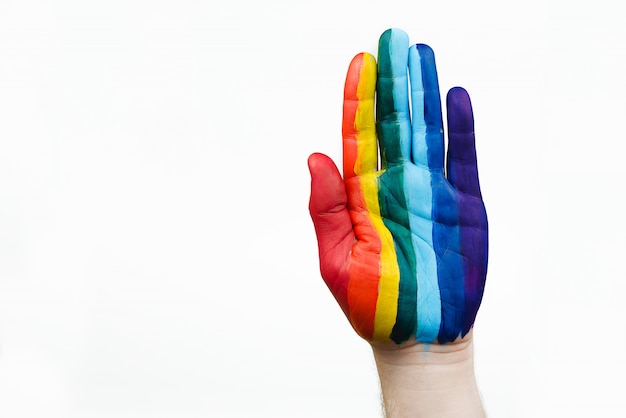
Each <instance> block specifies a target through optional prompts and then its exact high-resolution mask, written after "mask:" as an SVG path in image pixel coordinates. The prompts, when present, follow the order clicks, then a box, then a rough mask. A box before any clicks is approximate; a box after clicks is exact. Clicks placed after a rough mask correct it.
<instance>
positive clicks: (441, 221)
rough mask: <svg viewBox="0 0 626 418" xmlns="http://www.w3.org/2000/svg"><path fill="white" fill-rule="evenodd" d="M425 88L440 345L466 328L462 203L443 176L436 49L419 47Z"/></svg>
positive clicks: (425, 116)
mask: <svg viewBox="0 0 626 418" xmlns="http://www.w3.org/2000/svg"><path fill="white" fill-rule="evenodd" d="M417 51H418V53H419V56H420V60H421V69H422V84H423V88H424V99H423V100H424V121H425V124H426V133H425V139H426V141H425V142H426V144H427V155H428V168H429V170H430V173H431V187H432V220H433V229H432V240H433V248H434V252H435V255H436V260H437V281H438V286H439V295H440V298H441V324H440V328H439V336H438V341H439V343H447V342H450V341H454V340H455V339H456V338H457V337H458V336H459V335H460V334H461V332H462V331H463V327H464V325H465V323H464V318H465V286H464V276H463V275H464V270H463V258H462V257H461V243H460V230H459V227H458V226H456V225H458V220H459V213H458V204H457V202H456V199H455V194H454V189H453V188H452V186H451V185H450V184H449V183H448V181H447V180H446V179H445V178H444V173H443V136H442V135H443V130H442V129H443V128H442V121H441V99H440V96H439V83H438V81H437V70H436V67H435V60H434V54H433V51H432V49H430V47H428V46H426V45H417Z"/></svg>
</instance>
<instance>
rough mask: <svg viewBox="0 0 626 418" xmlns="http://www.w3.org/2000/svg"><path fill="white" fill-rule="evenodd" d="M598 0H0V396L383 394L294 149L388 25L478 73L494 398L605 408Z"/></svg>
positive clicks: (114, 402) (228, 402)
mask: <svg viewBox="0 0 626 418" xmlns="http://www.w3.org/2000/svg"><path fill="white" fill-rule="evenodd" d="M618 3H619V2H616V1H613V2H608V1H607V2H603V1H593V2H582V1H567V2H566V1H538V0H537V1H533V0H531V1H526V2H516V3H508V2H501V1H495V0H494V1H471V2H469V1H456V2H443V1H442V2H438V1H437V2H435V1H430V2H419V1H413V2H410V1H406V2H395V1H385V2H380V1H378V2H373V1H364V0H362V1H358V2H357V1H333V2H331V1H318V2H310V3H305V2H295V1H286V0H285V1H280V0H268V1H258V2H253V1H245V2H237V1H224V2H215V1H165V0H164V1H152V2H150V1H139V0H124V1H121V0H108V1H78V0H75V1H70V0H63V1H56V2H52V1H43V0H42V1H23V0H20V1H18V0H15V1H8V0H3V1H2V2H1V3H0V416H2V417H6V418H13V417H50V418H53V417H72V418H73V417H80V418H82V417H89V418H90V417H116V418H118V417H121V418H124V417H151V418H157V417H176V418H186V417H209V416H211V417H249V416H259V417H265V416H268V417H300V416H303V417H379V416H380V415H381V413H380V406H379V403H380V402H379V392H378V382H377V377H376V372H375V368H374V363H373V360H372V356H371V352H370V351H369V348H368V345H367V344H366V343H365V342H363V341H362V340H360V339H359V338H358V337H357V336H356V335H355V334H354V333H353V331H352V330H351V328H350V326H349V324H348V322H347V321H346V320H345V318H344V317H343V316H342V314H341V311H340V309H339V308H338V307H337V305H336V304H335V302H334V300H333V298H332V296H331V295H330V293H329V292H328V290H327V289H326V287H325V285H324V284H323V282H322V280H321V278H320V276H319V271H318V264H317V249H316V241H315V237H314V232H313V227H312V224H311V222H310V219H309V217H308V211H307V204H308V188H309V176H308V170H307V167H306V158H307V156H308V155H309V154H310V153H311V152H314V151H322V152H325V153H327V154H329V155H330V156H331V157H332V158H334V159H335V161H337V162H339V161H340V158H341V152H340V124H341V98H342V90H343V81H344V76H345V71H346V69H347V65H348V63H349V61H350V59H351V58H352V56H353V55H354V54H356V53H358V52H360V51H368V52H372V53H374V54H375V53H376V45H377V41H378V36H379V35H380V33H382V32H383V31H384V30H385V29H387V28H388V27H399V28H403V29H404V30H406V31H407V32H408V33H409V36H410V38H411V41H412V42H422V43H427V44H429V45H430V46H431V47H433V49H434V50H435V53H436V54H437V60H438V61H437V62H438V68H439V78H440V85H441V88H442V90H444V93H445V91H447V90H448V89H449V88H450V87H453V86H455V85H462V86H464V87H466V88H467V90H468V91H469V92H470V94H471V96H472V100H473V104H474V110H475V118H476V130H477V140H478V145H477V146H478V157H479V168H480V175H481V181H482V188H483V194H484V198H485V201H486V204H487V209H488V214H489V219H490V244H491V248H490V264H489V275H488V287H487V289H486V293H485V299H484V303H483V306H482V308H481V311H480V312H479V315H478V318H477V325H476V328H475V345H476V373H477V378H478V381H479V385H480V389H481V391H482V394H483V397H484V403H485V406H486V408H487V410H488V412H489V414H490V416H492V417H553V416H602V417H618V416H620V417H621V416H624V414H626V405H625V403H624V402H625V401H624V396H623V391H624V385H623V376H624V375H625V374H626V359H625V356H624V355H625V352H624V347H625V345H626V337H625V331H626V326H625V325H624V320H625V319H626V304H625V303H624V302H623V299H624V296H623V294H624V292H625V291H626V285H625V284H624V283H625V282H626V272H625V268H624V265H625V262H624V252H625V250H626V243H625V238H624V236H625V233H626V221H625V217H624V213H626V204H625V203H624V199H623V198H622V195H623V193H624V183H623V180H624V174H623V170H624V167H623V163H624V157H623V155H624V154H623V143H624V141H625V140H626V138H625V134H624V120H625V114H626V81H625V80H626V76H625V74H626V60H625V58H626V47H625V46H624V45H626V27H625V25H624V21H623V13H621V12H620V11H619V10H617V9H616V6H615V5H617V4H618ZM610 5H612V6H610Z"/></svg>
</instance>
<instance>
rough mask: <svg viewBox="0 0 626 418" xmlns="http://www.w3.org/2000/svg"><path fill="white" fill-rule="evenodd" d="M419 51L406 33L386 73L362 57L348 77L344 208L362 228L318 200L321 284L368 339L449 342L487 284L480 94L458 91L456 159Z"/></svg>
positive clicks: (398, 38)
mask: <svg viewBox="0 0 626 418" xmlns="http://www.w3.org/2000/svg"><path fill="white" fill-rule="evenodd" d="M408 45H409V40H408V36H407V35H406V33H404V32H403V31H401V30H398V29H390V30H387V31H386V32H384V33H383V34H382V36H381V38H380V41H379V51H378V63H376V59H375V58H374V57H373V56H372V55H370V54H367V53H361V54H358V55H357V56H356V57H354V59H353V60H352V62H351V64H350V68H349V70H348V75H347V77H346V84H345V89H344V116H343V126H342V134H343V151H344V161H343V181H344V183H345V193H346V195H345V200H346V203H345V207H344V208H343V209H341V210H345V211H347V213H348V214H349V219H350V223H351V230H350V231H349V232H347V231H348V229H350V226H346V225H344V224H339V223H337V225H336V226H334V225H333V224H332V223H333V222H335V221H330V219H335V218H331V217H328V216H327V217H324V215H325V214H324V213H321V211H317V210H314V208H315V207H317V206H316V205H317V203H316V202H313V199H314V197H315V196H322V194H321V192H319V191H318V192H317V193H314V191H315V190H313V191H312V204H311V208H312V209H311V214H312V216H313V220H314V223H315V225H316V231H317V233H318V242H319V244H320V263H321V267H322V275H323V276H324V279H325V280H326V282H327V284H328V285H329V288H330V289H331V291H332V292H333V294H334V295H335V297H336V299H337V301H338V302H339V304H340V305H341V307H342V309H343V310H344V312H345V314H346V316H347V317H348V319H349V320H350V322H351V324H352V326H353V327H354V329H355V330H356V331H357V332H358V333H359V335H361V336H362V337H363V338H364V339H366V340H368V341H373V342H394V343H396V344H400V343H403V342H406V341H417V342H423V343H433V342H437V343H440V344H443V343H447V342H451V341H454V340H455V339H457V338H458V337H459V336H464V335H466V334H467V333H468V332H469V331H470V329H471V327H472V326H473V324H474V320H475V317H476V313H477V311H478V308H479V306H480V302H481V300H482V295H483V290H484V285H485V278H486V274H487V254H488V233H487V215H486V211H485V207H484V204H483V201H482V197H481V192H480V186H479V182H478V170H477V165H476V151H475V142H474V122H473V115H472V108H471V103H470V99H469V96H468V95H467V93H466V92H465V90H463V89H462V88H454V89H452V90H450V92H449V93H448V96H447V111H448V142H449V146H448V151H447V155H446V153H445V149H444V148H445V147H444V136H443V121H442V115H441V113H442V112H441V100H440V95H439V85H438V80H437V71H436V66H435V59H434V54H433V51H432V50H431V49H430V48H429V47H428V46H426V45H421V44H418V45H413V46H411V47H409V46H408ZM379 151H380V156H381V164H380V166H379V162H378V156H379ZM444 159H447V160H446V166H445V169H444ZM312 175H313V172H312ZM316 184H317V183H316V182H315V181H314V182H313V183H312V187H313V188H315V187H318V188H320V187H321V186H316ZM337 193H338V194H341V193H343V192H342V191H339V192H337ZM340 198H342V196H340ZM318 199H322V197H318ZM324 199H325V198H324ZM329 199H330V198H329ZM339 200H341V199H339ZM314 203H315V204H314ZM326 206H329V207H331V206H335V207H333V210H334V211H335V215H341V213H340V212H341V211H340V210H339V209H337V207H336V205H334V204H332V202H330V201H329V202H328V204H326ZM314 212H316V213H314ZM328 213H330V211H329V212H328ZM326 215H328V214H326ZM340 218H341V219H342V220H341V222H346V219H347V217H345V216H344V217H343V218H342V217H341V216H339V217H338V218H337V219H340ZM344 218H345V219H344ZM322 222H324V224H322ZM337 222H340V221H339V220H338V221H337ZM326 223H327V224H328V225H327V224H326ZM333 228H334V229H333ZM333 231H337V232H333ZM348 240H352V241H350V242H348ZM331 241H332V242H331ZM335 242H337V244H335ZM348 247H349V248H348ZM328 249H331V250H333V251H334V252H331V251H329V250H328ZM344 252H345V253H344ZM344 259H345V261H344ZM331 265H332V268H331V267H330V266H331Z"/></svg>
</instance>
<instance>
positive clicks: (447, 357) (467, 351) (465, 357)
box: [372, 332, 485, 418]
mask: <svg viewBox="0 0 626 418" xmlns="http://www.w3.org/2000/svg"><path fill="white" fill-rule="evenodd" d="M471 334H472V333H471V332H470V334H468V335H467V336H466V337H465V338H464V339H463V340H459V341H458V342H456V343H453V344H445V345H437V344H433V345H430V346H426V345H422V344H417V345H412V346H407V347H403V348H397V347H390V346H383V345H372V349H373V352H374V358H375V359H376V366H377V369H378V375H379V377H380V385H381V390H382V395H383V401H384V407H385V413H386V414H385V416H386V417H388V418H397V417H411V418H414V417H428V418H435V417H437V418H439V417H441V418H443V417H455V418H457V417H463V418H479V417H485V412H484V409H483V406H482V402H481V399H480V394H479V392H478V387H477V385H476V379H475V376H474V352H473V343H472V335H471Z"/></svg>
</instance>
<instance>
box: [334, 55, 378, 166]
mask: <svg viewBox="0 0 626 418" xmlns="http://www.w3.org/2000/svg"><path fill="white" fill-rule="evenodd" d="M375 91H376V59H375V58H374V56H373V55H371V54H368V53H360V54H357V55H356V56H355V57H354V58H353V59H352V62H351V63H350V67H349V68H348V74H347V75H346V84H345V87H344V96H343V123H342V129H341V131H342V136H343V176H344V178H350V177H354V176H359V175H361V174H365V173H367V172H374V171H376V169H377V167H378V146H377V144H376V121H375V120H374V92H375Z"/></svg>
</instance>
